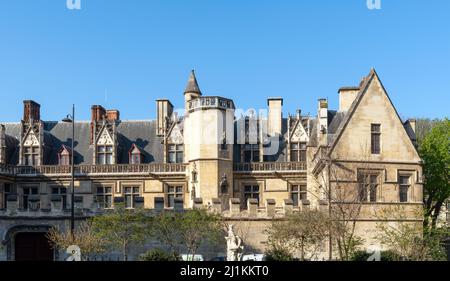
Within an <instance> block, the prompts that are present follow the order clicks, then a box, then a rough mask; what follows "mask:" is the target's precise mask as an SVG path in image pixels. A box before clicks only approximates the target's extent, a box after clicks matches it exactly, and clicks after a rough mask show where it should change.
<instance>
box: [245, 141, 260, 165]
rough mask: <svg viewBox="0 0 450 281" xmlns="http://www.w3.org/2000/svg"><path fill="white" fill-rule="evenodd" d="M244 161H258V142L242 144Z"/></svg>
mask: <svg viewBox="0 0 450 281" xmlns="http://www.w3.org/2000/svg"><path fill="white" fill-rule="evenodd" d="M244 162H247V163H248V162H259V144H246V145H244Z"/></svg>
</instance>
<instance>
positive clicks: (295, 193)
mask: <svg viewBox="0 0 450 281" xmlns="http://www.w3.org/2000/svg"><path fill="white" fill-rule="evenodd" d="M294 189H295V190H294ZM289 195H290V199H292V201H293V204H294V207H298V206H300V201H302V200H308V187H307V185H306V184H305V183H294V184H291V185H290V189H289ZM294 198H296V200H294Z"/></svg>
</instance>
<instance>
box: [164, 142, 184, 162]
mask: <svg viewBox="0 0 450 281" xmlns="http://www.w3.org/2000/svg"><path fill="white" fill-rule="evenodd" d="M172 147H174V149H172ZM180 147H181V148H180ZM171 155H174V156H175V158H174V161H173V160H172V159H171ZM180 155H181V156H180ZM179 157H181V159H180V158H179ZM167 163H170V164H177V163H184V144H176V143H169V144H167Z"/></svg>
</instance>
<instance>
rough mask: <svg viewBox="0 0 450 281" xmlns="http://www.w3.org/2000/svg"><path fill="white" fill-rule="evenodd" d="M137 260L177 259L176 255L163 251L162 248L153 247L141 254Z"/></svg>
mask: <svg viewBox="0 0 450 281" xmlns="http://www.w3.org/2000/svg"><path fill="white" fill-rule="evenodd" d="M139 260H141V261H177V260H179V259H178V257H174V256H173V255H172V254H170V253H167V252H165V251H164V250H162V249H159V248H155V249H152V250H150V251H148V252H146V253H145V254H143V255H142V256H141V257H140V258H139Z"/></svg>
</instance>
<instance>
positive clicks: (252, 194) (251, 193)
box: [242, 183, 262, 206]
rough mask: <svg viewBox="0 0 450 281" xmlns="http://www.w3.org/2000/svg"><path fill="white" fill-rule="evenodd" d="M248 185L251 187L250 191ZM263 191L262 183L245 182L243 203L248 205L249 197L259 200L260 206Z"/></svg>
mask: <svg viewBox="0 0 450 281" xmlns="http://www.w3.org/2000/svg"><path fill="white" fill-rule="evenodd" d="M247 187H250V190H249V191H247ZM255 187H257V190H255ZM261 192H262V190H261V185H260V184H259V183H244V184H243V186H242V198H243V201H244V202H243V205H244V206H247V201H248V199H256V200H258V206H259V203H260V202H261ZM255 195H256V196H255Z"/></svg>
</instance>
